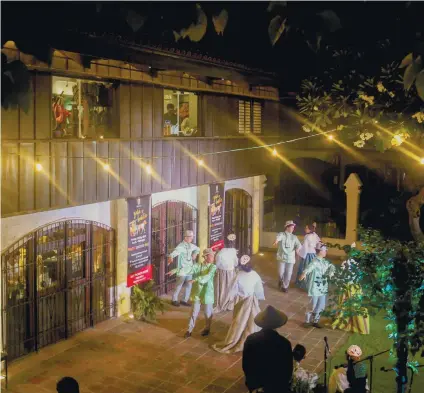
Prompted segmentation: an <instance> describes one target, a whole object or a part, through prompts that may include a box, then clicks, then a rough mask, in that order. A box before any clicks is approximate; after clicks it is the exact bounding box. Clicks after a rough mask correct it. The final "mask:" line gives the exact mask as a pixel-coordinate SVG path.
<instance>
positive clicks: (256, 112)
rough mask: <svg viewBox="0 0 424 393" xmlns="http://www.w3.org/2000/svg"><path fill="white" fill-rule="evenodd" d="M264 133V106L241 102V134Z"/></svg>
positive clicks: (255, 102) (251, 102)
mask: <svg viewBox="0 0 424 393" xmlns="http://www.w3.org/2000/svg"><path fill="white" fill-rule="evenodd" d="M250 132H253V133H254V134H260V133H261V132H262V104H261V103H260V102H258V101H241V100H240V101H239V133H240V134H248V133H250Z"/></svg>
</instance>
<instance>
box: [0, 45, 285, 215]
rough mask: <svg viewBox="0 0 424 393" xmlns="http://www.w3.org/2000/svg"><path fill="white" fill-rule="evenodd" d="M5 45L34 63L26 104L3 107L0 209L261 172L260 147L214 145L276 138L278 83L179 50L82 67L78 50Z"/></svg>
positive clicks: (26, 209)
mask: <svg viewBox="0 0 424 393" xmlns="http://www.w3.org/2000/svg"><path fill="white" fill-rule="evenodd" d="M2 52H3V53H5V54H6V55H7V57H8V61H13V60H15V59H20V60H21V61H23V62H24V63H25V64H26V65H27V66H28V68H29V69H30V70H31V83H30V85H31V93H30V97H29V109H28V110H27V111H24V110H23V108H18V109H14V110H4V109H2V123H1V125H2V144H1V146H2V198H1V199H2V203H1V205H2V211H1V213H2V217H7V216H11V215H16V214H23V213H30V212H35V211H42V210H48V209H57V208H64V207H67V206H73V205H81V204H87V203H95V202H102V201H107V200H111V199H117V198H124V197H130V196H140V195H145V194H150V193H154V192H160V191H165V190H171V189H177V188H181V187H188V186H195V185H200V184H205V183H212V182H216V181H223V180H229V179H234V178H240V177H247V176H253V175H257V174H262V173H265V172H266V167H267V165H269V164H268V162H269V160H268V159H267V158H266V157H267V156H268V155H269V152H267V151H266V150H265V149H255V150H251V151H249V152H246V151H241V152H231V153H223V154H210V153H213V152H220V151H224V150H232V149H238V148H242V147H248V146H257V144H258V138H260V140H262V141H264V142H265V143H272V141H275V139H276V137H278V133H279V102H278V91H277V89H275V88H274V87H272V86H263V85H261V86H259V85H257V84H255V83H257V80H258V77H257V75H255V76H254V77H253V79H251V80H250V81H249V77H248V76H246V73H245V72H239V71H238V70H234V69H229V67H227V68H226V67H222V72H221V74H222V75H224V77H223V78H221V79H219V78H217V77H216V75H219V74H220V68H219V67H218V68H217V67H216V66H211V69H212V68H213V71H211V75H214V76H212V77H209V76H208V75H206V73H207V72H208V71H207V70H208V68H207V67H205V65H204V64H201V67H200V68H195V67H194V66H193V67H194V68H193V67H191V66H190V67H188V68H189V69H196V70H197V71H198V72H201V74H196V75H193V74H187V73H186V72H184V71H181V70H175V69H176V68H181V64H180V63H181V62H179V59H178V58H175V57H173V58H172V59H171V60H172V61H171V64H174V63H175V64H179V66H178V67H169V68H175V69H166V70H165V69H161V70H158V69H156V68H153V67H157V64H158V63H157V61H158V60H157V58H160V56H163V54H157V53H155V54H154V56H156V57H154V58H146V60H145V63H144V64H133V63H131V64H129V63H127V62H125V61H123V60H110V59H108V60H100V59H94V58H93V60H92V61H91V64H90V68H86V69H84V67H83V66H82V65H81V62H80V55H78V54H76V53H75V52H68V51H63V50H61V51H58V50H56V51H55V52H54V56H53V61H52V64H51V65H50V66H49V65H47V64H43V63H40V62H39V61H38V60H37V59H35V58H34V57H32V56H28V55H26V54H23V53H21V52H19V51H18V50H17V49H16V47H15V46H14V44H13V43H12V42H9V43H8V44H7V45H6V46H5V47H4V48H3V50H2ZM116 57H119V56H116ZM155 59H156V60H155ZM155 61H156V63H155ZM202 62H203V63H204V61H203V60H202ZM183 63H184V62H183ZM150 64H153V66H152V65H150ZM168 64H169V59H168ZM196 67H197V65H196ZM205 70H206V71H205ZM232 76H233V80H229V79H225V78H227V77H232ZM252 81H253V82H252ZM170 106H171V109H170V108H169V107H170ZM168 111H169V112H168ZM247 154H248V155H249V157H248V158H246V155H247ZM199 160H202V163H203V165H199Z"/></svg>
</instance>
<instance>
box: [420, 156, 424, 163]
mask: <svg viewBox="0 0 424 393" xmlns="http://www.w3.org/2000/svg"><path fill="white" fill-rule="evenodd" d="M420 164H421V165H424V157H423V158H421V160H420Z"/></svg>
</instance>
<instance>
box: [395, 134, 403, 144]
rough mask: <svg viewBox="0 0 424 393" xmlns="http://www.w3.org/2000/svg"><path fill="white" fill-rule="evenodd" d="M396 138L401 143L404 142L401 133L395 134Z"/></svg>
mask: <svg viewBox="0 0 424 393" xmlns="http://www.w3.org/2000/svg"><path fill="white" fill-rule="evenodd" d="M394 138H395V139H396V141H397V142H398V143H399V144H402V142H403V138H402V136H401V135H395V136H394Z"/></svg>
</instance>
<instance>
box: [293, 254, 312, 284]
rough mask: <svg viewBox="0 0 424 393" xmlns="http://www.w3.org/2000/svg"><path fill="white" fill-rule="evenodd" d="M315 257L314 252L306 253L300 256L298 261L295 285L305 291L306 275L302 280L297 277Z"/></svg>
mask: <svg viewBox="0 0 424 393" xmlns="http://www.w3.org/2000/svg"><path fill="white" fill-rule="evenodd" d="M315 257H316V254H306V256H305V258H301V259H300V262H299V268H298V270H297V275H296V286H297V287H298V288H301V289H304V290H305V291H307V289H308V277H306V278H305V279H304V280H303V281H300V280H299V277H300V275H301V274H302V273H303V271H304V270H305V269H306V268H307V267H308V266H309V264H310V263H311V262H312V261H313V259H314V258H315Z"/></svg>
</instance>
